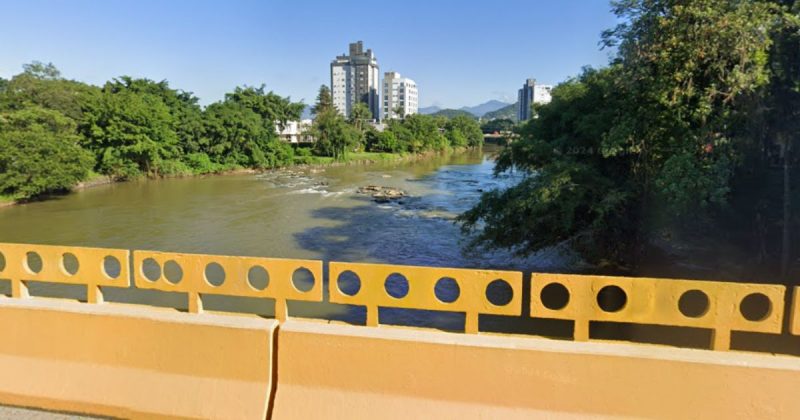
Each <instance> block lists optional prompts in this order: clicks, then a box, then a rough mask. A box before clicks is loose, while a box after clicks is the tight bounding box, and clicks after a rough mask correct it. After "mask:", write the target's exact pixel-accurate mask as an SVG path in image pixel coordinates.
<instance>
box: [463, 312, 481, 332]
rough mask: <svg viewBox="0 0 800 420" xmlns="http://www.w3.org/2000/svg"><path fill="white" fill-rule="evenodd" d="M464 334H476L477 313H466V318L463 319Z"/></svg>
mask: <svg viewBox="0 0 800 420" xmlns="http://www.w3.org/2000/svg"><path fill="white" fill-rule="evenodd" d="M464 332H465V333H467V334H477V333H478V313H477V312H467V314H466V317H465V318H464Z"/></svg>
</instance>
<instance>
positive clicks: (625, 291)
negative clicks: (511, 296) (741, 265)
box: [531, 274, 786, 350]
mask: <svg viewBox="0 0 800 420" xmlns="http://www.w3.org/2000/svg"><path fill="white" fill-rule="evenodd" d="M785 292H786V288H785V287H784V286H778V285H766V284H764V285H762V284H743V283H724V282H713V281H696V280H668V279H653V278H632V277H628V278H626V277H606V276H582V275H563V274H533V275H532V276H531V316H532V317H535V318H556V319H567V320H573V321H575V332H574V338H575V340H577V341H586V340H588V339H589V321H613V322H628V323H637V324H655V325H670V326H679V327H699V328H708V329H711V330H712V331H713V348H714V349H715V350H728V348H729V347H730V332H731V330H735V331H751V332H762V333H780V332H781V327H782V325H783V312H784V300H783V298H784V294H785ZM545 300H548V302H545ZM750 308H752V309H750Z"/></svg>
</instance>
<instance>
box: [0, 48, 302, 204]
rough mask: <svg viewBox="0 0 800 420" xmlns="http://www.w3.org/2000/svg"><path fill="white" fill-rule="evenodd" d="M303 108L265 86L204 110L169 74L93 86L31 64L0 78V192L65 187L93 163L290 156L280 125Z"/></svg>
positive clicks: (241, 163)
mask: <svg viewBox="0 0 800 420" xmlns="http://www.w3.org/2000/svg"><path fill="white" fill-rule="evenodd" d="M303 108H304V105H303V104H302V103H295V102H292V101H291V100H290V99H289V98H284V97H281V96H278V95H276V94H274V93H272V92H267V91H265V89H264V86H261V87H259V88H254V87H237V88H235V89H234V91H233V92H231V93H228V94H226V95H225V99H224V100H222V101H220V102H216V103H213V104H211V105H209V106H208V107H206V108H205V109H203V108H201V107H200V106H199V105H198V100H197V98H196V97H195V96H194V95H192V94H191V93H189V92H184V91H181V90H176V89H173V88H171V87H170V86H169V84H168V83H167V82H166V81H161V82H154V81H151V80H147V79H134V78H131V77H127V76H123V77H120V78H118V79H114V80H112V81H110V82H107V83H106V84H105V85H104V86H103V87H102V88H98V87H95V86H91V85H87V84H84V83H80V82H77V81H73V80H67V79H64V78H62V77H61V74H60V72H59V71H58V69H56V68H55V66H53V65H52V64H42V63H39V62H34V63H31V64H27V65H25V66H24V71H23V73H21V74H18V75H16V76H14V77H13V78H12V79H11V80H0V144H1V145H2V147H0V194H2V195H5V196H10V197H14V198H17V199H25V198H30V197H34V196H36V195H40V194H44V193H48V192H57V191H64V190H68V189H69V188H70V187H72V186H73V185H75V184H76V183H78V182H80V181H82V180H84V179H86V177H87V176H88V175H89V173H90V171H92V170H94V171H95V172H97V173H99V174H103V175H107V176H109V177H111V178H114V179H129V178H135V177H139V176H148V177H160V176H168V175H187V174H201V173H209V172H219V171H224V170H229V169H234V168H242V167H245V168H271V167H277V166H282V165H287V164H291V163H292V162H293V155H294V151H293V149H292V147H291V146H290V145H288V144H286V143H285V142H282V141H280V140H279V138H278V135H277V131H276V127H277V128H281V127H283V126H284V124H285V123H286V122H287V121H290V120H299V119H300V115H301V113H302V111H303Z"/></svg>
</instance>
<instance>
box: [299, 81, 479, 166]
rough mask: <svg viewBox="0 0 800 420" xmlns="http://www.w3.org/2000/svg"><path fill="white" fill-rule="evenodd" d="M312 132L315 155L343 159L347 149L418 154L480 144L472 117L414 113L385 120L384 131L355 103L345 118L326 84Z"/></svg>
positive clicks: (366, 109) (321, 92) (367, 111)
mask: <svg viewBox="0 0 800 420" xmlns="http://www.w3.org/2000/svg"><path fill="white" fill-rule="evenodd" d="M313 112H314V113H315V117H314V125H313V127H312V135H313V136H314V138H315V140H316V143H315V147H314V151H315V152H316V153H317V154H318V155H323V156H333V157H334V158H335V159H337V160H343V159H345V158H346V156H347V154H348V153H350V152H358V151H362V150H366V151H369V152H384V153H421V152H426V151H439V150H445V149H448V148H451V147H480V146H481V145H482V144H483V133H481V130H480V126H479V125H478V123H477V121H475V119H474V118H472V117H466V116H463V115H456V116H454V117H453V118H451V119H447V118H443V117H436V116H432V115H421V114H414V115H409V116H406V117H405V118H403V119H390V120H388V121H386V122H385V127H384V129H383V131H378V129H376V128H375V127H373V126H372V125H370V124H369V120H370V119H371V118H372V115H371V113H370V111H369V108H368V107H367V106H366V105H365V104H362V103H359V104H356V105H355V106H354V107H353V110H352V111H351V112H350V116H349V118H348V119H347V120H345V118H344V117H342V116H341V114H339V112H338V111H337V110H336V109H335V108H334V107H333V104H332V102H331V99H330V91H329V89H328V87H327V86H322V87H320V91H319V95H318V96H317V103H316V104H315V105H314V107H313Z"/></svg>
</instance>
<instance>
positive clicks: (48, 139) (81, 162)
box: [0, 106, 94, 199]
mask: <svg viewBox="0 0 800 420" xmlns="http://www.w3.org/2000/svg"><path fill="white" fill-rule="evenodd" d="M78 140H79V137H78V136H77V135H76V134H75V122H74V121H72V120H71V119H70V118H68V117H65V116H64V115H62V114H60V113H59V112H57V111H52V110H47V109H44V108H41V107H38V106H32V107H28V108H24V109H21V110H15V111H11V112H6V113H2V114H0V194H4V195H9V196H12V197H14V198H16V199H26V198H31V197H35V196H38V195H41V194H45V193H49V192H58V191H65V190H68V189H69V188H71V187H72V186H74V185H75V184H77V183H78V182H80V181H82V180H83V179H85V178H86V176H87V175H88V174H89V170H90V169H91V168H92V165H93V163H94V161H93V159H92V155H91V154H90V153H88V152H87V151H85V150H83V149H82V148H81V147H80V146H79V145H78Z"/></svg>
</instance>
